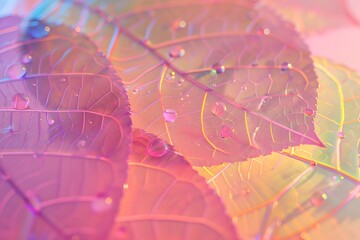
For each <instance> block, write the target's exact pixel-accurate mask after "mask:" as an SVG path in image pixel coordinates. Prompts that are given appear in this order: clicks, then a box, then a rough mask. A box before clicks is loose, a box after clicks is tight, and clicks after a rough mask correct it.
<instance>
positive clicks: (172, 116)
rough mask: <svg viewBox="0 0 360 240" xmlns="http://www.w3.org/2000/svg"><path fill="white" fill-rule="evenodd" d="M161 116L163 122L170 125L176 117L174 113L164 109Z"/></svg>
mask: <svg viewBox="0 0 360 240" xmlns="http://www.w3.org/2000/svg"><path fill="white" fill-rule="evenodd" d="M163 115H164V118H165V121H167V122H171V123H173V122H175V120H176V117H177V114H176V111H175V110H173V109H166V110H165V111H164V113H163Z"/></svg>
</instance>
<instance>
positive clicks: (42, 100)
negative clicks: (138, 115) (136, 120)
mask: <svg viewBox="0 0 360 240" xmlns="http://www.w3.org/2000/svg"><path fill="white" fill-rule="evenodd" d="M20 25H21V26H26V27H25V28H21V27H20ZM21 29H23V30H24V31H21ZM0 39H1V41H0V63H1V64H0V119H1V121H0V131H1V132H0V176H1V179H0V199H1V201H0V239H65V238H66V237H73V238H80V239H83V238H85V239H104V238H105V237H106V235H107V234H108V231H109V229H110V227H111V226H112V223H113V219H114V214H115V213H116V211H117V210H118V203H119V201H120V197H121V195H122V186H123V184H124V182H125V179H126V169H127V162H126V160H127V157H128V151H129V143H130V131H131V130H130V123H131V122H130V117H129V105H128V100H127V97H126V94H125V91H124V89H121V84H120V83H118V84H117V85H116V86H114V82H116V81H119V78H118V77H117V76H116V75H115V74H114V71H113V70H112V69H111V68H110V63H109V62H108V61H107V60H106V59H105V58H104V57H103V56H102V55H101V54H98V52H97V50H96V48H95V46H94V45H93V44H92V43H91V41H90V40H89V39H88V38H86V37H84V36H82V35H80V34H78V33H76V32H73V31H72V30H71V29H68V28H66V27H63V26H52V25H47V24H45V23H43V22H39V21H36V20H31V21H30V22H21V19H19V18H16V17H7V18H2V19H0Z"/></svg>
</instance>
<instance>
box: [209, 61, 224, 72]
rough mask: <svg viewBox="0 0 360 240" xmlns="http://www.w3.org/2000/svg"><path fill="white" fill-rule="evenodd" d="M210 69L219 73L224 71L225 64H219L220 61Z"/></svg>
mask: <svg viewBox="0 0 360 240" xmlns="http://www.w3.org/2000/svg"><path fill="white" fill-rule="evenodd" d="M212 70H213V71H214V72H215V73H217V74H221V73H224V72H225V66H224V65H221V64H220V63H215V64H214V65H212Z"/></svg>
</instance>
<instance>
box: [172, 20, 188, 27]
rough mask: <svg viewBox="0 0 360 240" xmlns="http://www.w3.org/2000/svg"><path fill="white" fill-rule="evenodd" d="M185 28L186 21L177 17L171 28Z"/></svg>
mask: <svg viewBox="0 0 360 240" xmlns="http://www.w3.org/2000/svg"><path fill="white" fill-rule="evenodd" d="M183 28H186V21H184V20H181V19H178V20H176V21H175V22H174V23H173V24H172V29H174V30H180V29H183Z"/></svg>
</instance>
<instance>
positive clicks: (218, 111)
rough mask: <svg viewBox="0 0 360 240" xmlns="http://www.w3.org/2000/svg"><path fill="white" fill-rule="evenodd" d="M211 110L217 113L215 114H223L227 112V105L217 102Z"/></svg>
mask: <svg viewBox="0 0 360 240" xmlns="http://www.w3.org/2000/svg"><path fill="white" fill-rule="evenodd" d="M211 112H212V113H213V114H214V115H215V116H218V117H220V116H222V115H224V114H225V112H226V105H225V104H224V103H222V102H216V103H214V104H213V106H212V107H211Z"/></svg>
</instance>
